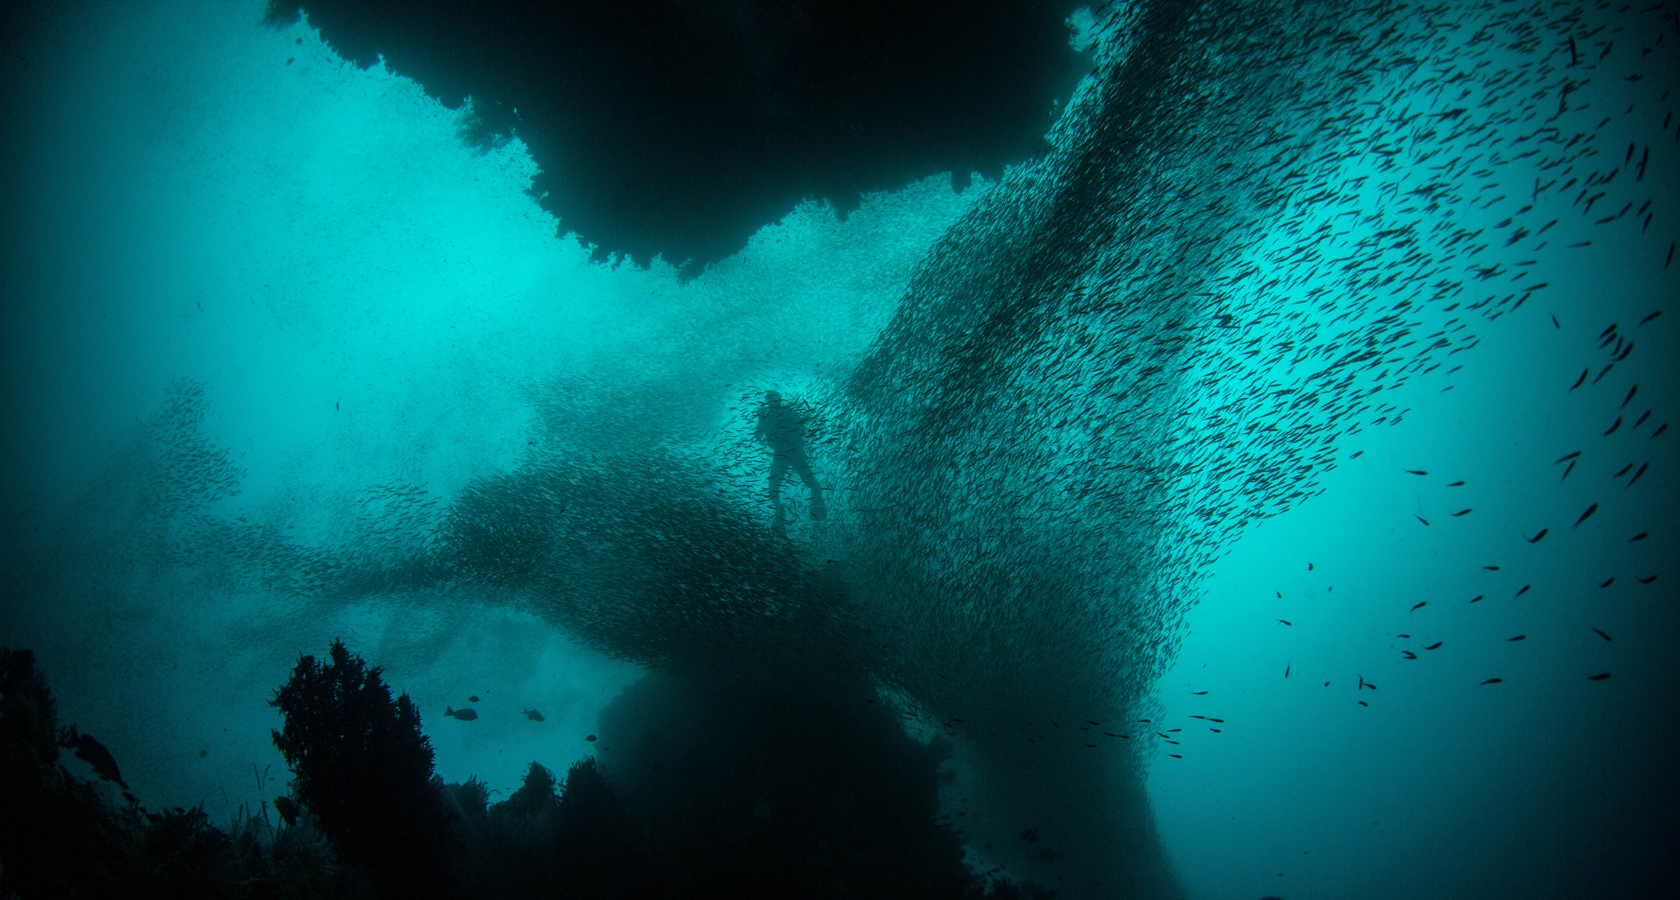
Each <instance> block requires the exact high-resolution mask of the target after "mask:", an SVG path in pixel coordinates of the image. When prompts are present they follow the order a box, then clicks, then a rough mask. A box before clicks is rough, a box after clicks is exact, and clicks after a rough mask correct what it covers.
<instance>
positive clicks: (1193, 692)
mask: <svg viewBox="0 0 1680 900" xmlns="http://www.w3.org/2000/svg"><path fill="white" fill-rule="evenodd" d="M1190 693H1191V694H1192V695H1194V696H1197V697H1200V696H1202V695H1203V694H1205V693H1207V691H1191V692H1190Z"/></svg>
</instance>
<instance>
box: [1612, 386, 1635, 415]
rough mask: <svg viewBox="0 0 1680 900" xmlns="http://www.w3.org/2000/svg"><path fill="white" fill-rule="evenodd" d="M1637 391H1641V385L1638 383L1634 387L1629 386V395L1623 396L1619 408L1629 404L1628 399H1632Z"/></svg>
mask: <svg viewBox="0 0 1680 900" xmlns="http://www.w3.org/2000/svg"><path fill="white" fill-rule="evenodd" d="M1637 393H1639V385H1637V384H1636V385H1634V386H1633V387H1630V388H1628V392H1627V396H1626V397H1623V398H1622V405H1621V406H1619V407H1617V409H1622V408H1624V407H1626V406H1627V405H1628V401H1630V400H1632V399H1633V395H1634V394H1637Z"/></svg>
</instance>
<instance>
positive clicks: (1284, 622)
mask: <svg viewBox="0 0 1680 900" xmlns="http://www.w3.org/2000/svg"><path fill="white" fill-rule="evenodd" d="M1278 621H1279V622H1282V623H1283V624H1285V625H1288V624H1290V622H1289V620H1288V619H1279V620H1278Z"/></svg>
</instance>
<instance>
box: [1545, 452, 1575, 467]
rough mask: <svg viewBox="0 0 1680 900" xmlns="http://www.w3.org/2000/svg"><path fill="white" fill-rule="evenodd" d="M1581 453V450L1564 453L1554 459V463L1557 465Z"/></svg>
mask: <svg viewBox="0 0 1680 900" xmlns="http://www.w3.org/2000/svg"><path fill="white" fill-rule="evenodd" d="M1580 455H1581V451H1579V450H1577V451H1575V452H1574V453H1565V454H1564V455H1562V456H1560V457H1558V458H1557V459H1555V460H1553V461H1552V465H1554V466H1555V465H1557V464H1558V463H1560V462H1564V461H1566V460H1571V459H1574V458H1575V457H1577V456H1580Z"/></svg>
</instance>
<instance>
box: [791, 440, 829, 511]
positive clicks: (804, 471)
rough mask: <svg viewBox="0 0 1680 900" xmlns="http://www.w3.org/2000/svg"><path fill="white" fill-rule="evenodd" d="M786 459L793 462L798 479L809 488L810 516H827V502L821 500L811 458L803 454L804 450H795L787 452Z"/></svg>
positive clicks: (820, 491) (821, 496)
mask: <svg viewBox="0 0 1680 900" xmlns="http://www.w3.org/2000/svg"><path fill="white" fill-rule="evenodd" d="M788 455H789V457H790V459H789V460H788V461H789V462H791V463H792V464H793V470H794V471H795V472H798V473H799V480H800V481H803V482H805V486H806V487H808V488H810V489H811V518H813V519H823V518H827V517H828V504H826V503H824V502H823V493H822V485H820V484H818V483H817V476H816V473H814V472H812V471H811V460H810V459H808V458H807V457H806V456H805V451H804V450H796V451H794V452H793V453H790V454H788Z"/></svg>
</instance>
